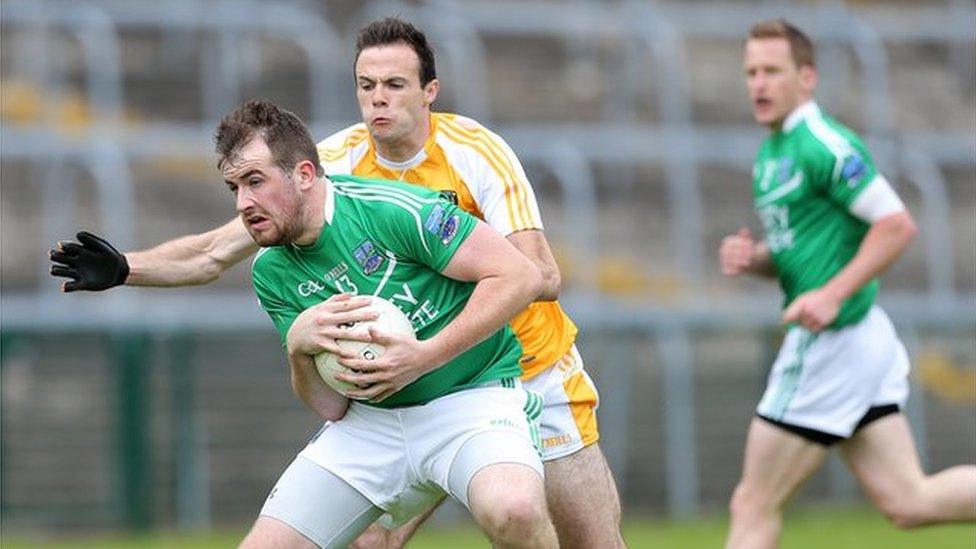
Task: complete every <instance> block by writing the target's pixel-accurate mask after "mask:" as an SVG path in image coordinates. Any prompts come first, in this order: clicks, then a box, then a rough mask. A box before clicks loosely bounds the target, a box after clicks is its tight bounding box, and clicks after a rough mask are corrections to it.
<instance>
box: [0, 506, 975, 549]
mask: <svg viewBox="0 0 976 549" xmlns="http://www.w3.org/2000/svg"><path fill="white" fill-rule="evenodd" d="M725 527H726V518H725V517H713V518H706V519H702V520H695V521H687V522H678V521H669V522H663V521H651V520H642V519H640V518H638V517H633V516H632V517H628V518H627V519H626V520H625V522H624V537H625V538H626V539H627V542H628V544H629V545H630V547H631V548H632V549H643V548H669V549H670V548H678V549H681V548H695V549H697V548H699V547H703V548H708V547H721V546H722V543H723V540H724V539H725ZM242 535H243V532H240V531H233V532H231V531H229V532H222V533H206V534H198V535H192V536H180V535H176V534H156V535H153V536H149V537H121V536H101V537H97V538H89V539H84V540H78V539H67V538H64V539H60V538H59V539H44V538H36V537H34V538H26V537H20V538H16V539H15V538H8V537H4V538H2V546H3V548H4V549H27V548H32V549H37V548H39V549H96V548H97V549H123V548H124V549H130V548H139V549H176V548H179V549H213V548H218V547H234V546H235V545H236V544H237V542H238V541H240V539H241V536H242ZM407 547H408V548H409V549H442V548H466V547H472V548H474V547H477V548H484V547H488V542H487V541H486V540H485V538H484V537H483V536H482V535H481V534H480V533H478V531H477V530H475V529H473V528H461V529H444V528H435V527H427V528H424V529H421V531H420V532H419V533H418V534H417V537H416V538H415V539H414V540H413V541H412V542H411V543H410V544H408V546H407ZM782 548H783V549H823V548H827V549H874V548H883V549H976V525H962V526H957V525H954V526H938V527H932V528H924V529H920V530H915V531H910V532H904V531H899V530H895V529H894V528H893V527H891V526H890V525H888V524H887V523H886V522H885V521H884V519H882V518H881V517H880V516H879V515H878V514H877V513H876V512H874V511H873V510H871V509H865V508H853V509H843V508H828V509H819V508H813V509H809V508H808V509H804V510H801V511H797V512H794V513H791V514H790V515H789V516H788V517H787V519H786V527H785V531H784V535H783V543H782Z"/></svg>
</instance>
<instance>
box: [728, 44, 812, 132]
mask: <svg viewBox="0 0 976 549" xmlns="http://www.w3.org/2000/svg"><path fill="white" fill-rule="evenodd" d="M743 65H744V66H743V70H744V71H745V76H746V88H747V89H748V91H749V99H750V100H751V101H752V112H753V116H754V117H755V119H756V122H758V123H760V124H763V125H765V126H769V127H771V128H779V127H780V125H781V124H782V123H783V119H785V118H786V117H787V116H788V115H789V114H790V112H792V111H793V109H795V108H797V107H799V106H800V105H801V104H802V103H804V102H805V101H806V100H808V99H809V98H810V97H811V95H812V93H813V85H814V84H815V83H816V73H815V71H814V69H813V67H802V68H798V67H797V66H796V63H795V62H794V61H793V56H792V55H791V52H790V43H789V42H787V41H786V39H785V38H754V39H750V40H749V41H747V42H746V52H745V62H744V63H743Z"/></svg>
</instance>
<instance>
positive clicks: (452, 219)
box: [424, 204, 461, 246]
mask: <svg viewBox="0 0 976 549" xmlns="http://www.w3.org/2000/svg"><path fill="white" fill-rule="evenodd" d="M460 225H461V216H459V215H457V214H454V215H448V214H447V210H446V209H445V208H444V206H442V205H440V204H435V205H434V207H433V208H431V210H430V214H428V215H427V221H424V228H425V229H427V232H429V233H431V234H432V235H434V236H436V237H437V238H439V239H440V241H441V243H443V244H444V245H445V246H446V245H447V244H450V243H451V241H452V240H454V237H455V236H456V235H457V231H458V227H459V226H460Z"/></svg>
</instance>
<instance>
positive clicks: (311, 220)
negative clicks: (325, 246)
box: [294, 177, 332, 246]
mask: <svg viewBox="0 0 976 549" xmlns="http://www.w3.org/2000/svg"><path fill="white" fill-rule="evenodd" d="M331 186H332V182H330V181H329V180H328V179H326V178H324V177H323V178H319V180H318V184H317V185H315V186H314V187H313V188H312V189H311V190H310V191H309V192H308V195H306V197H305V200H304V202H303V206H304V207H303V211H302V217H303V218H304V223H303V224H302V225H303V230H302V234H301V236H300V237H299V238H298V239H296V240H295V242H294V244H297V245H299V246H310V245H312V244H315V243H316V242H318V239H319V235H320V234H322V227H323V226H325V216H326V213H325V211H326V209H327V208H328V207H329V205H328V204H327V202H326V201H327V197H328V196H329V194H330V189H331ZM323 205H324V206H323Z"/></svg>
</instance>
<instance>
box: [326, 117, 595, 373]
mask: <svg viewBox="0 0 976 549" xmlns="http://www.w3.org/2000/svg"><path fill="white" fill-rule="evenodd" d="M318 151H319V159H320V160H321V161H322V166H323V167H324V168H325V173H326V174H329V175H334V174H352V175H357V176H361V177H375V178H379V179H393V180H398V181H404V182H407V183H412V184H415V185H420V186H422V187H426V188H428V189H432V190H435V191H441V192H448V193H453V195H452V196H451V198H452V199H456V200H457V204H458V206H460V207H461V208H462V209H464V210H465V211H467V212H470V213H472V214H474V215H475V216H477V217H478V218H479V219H481V220H483V221H485V222H486V223H488V224H489V225H491V226H492V227H494V228H495V230H497V231H498V232H500V233H501V234H503V235H506V236H507V235H509V234H512V233H514V232H517V231H523V230H529V229H540V230H541V229H542V228H543V226H542V219H541V217H540V215H539V205H538V203H537V202H536V198H535V193H534V192H533V191H532V185H531V184H529V180H528V178H527V177H526V176H525V170H523V169H522V165H521V163H519V161H518V158H516V156H515V153H514V152H512V149H511V148H510V147H509V146H508V144H507V143H505V141H504V140H502V138H501V137H499V136H498V135H496V134H494V133H492V132H491V131H490V130H488V129H487V128H485V127H484V126H482V125H481V124H479V123H478V122H476V121H474V120H472V119H470V118H465V117H463V116H458V115H454V114H446V113H432V114H431V119H430V136H429V137H428V138H427V142H426V143H424V147H423V148H422V149H421V150H420V151H419V152H418V153H417V155H416V156H414V157H413V158H411V159H410V160H407V161H406V162H390V161H388V160H386V159H384V158H382V157H380V156H378V155H377V154H376V147H375V146H374V144H373V139H372V137H370V135H369V131H368V130H367V129H366V125H365V124H363V123H359V124H355V125H353V126H350V127H348V128H346V129H344V130H341V131H339V132H336V133H335V134H333V135H331V136H329V137H327V138H326V139H325V140H323V141H322V142H320V143H319V144H318ZM511 327H512V330H513V331H514V332H515V335H516V336H517V337H518V339H519V341H520V342H521V343H522V348H523V352H524V355H523V358H522V368H523V369H524V370H525V374H524V375H523V378H524V379H529V378H531V377H533V376H535V375H536V374H538V373H539V372H541V371H542V370H544V369H546V368H547V367H549V366H552V365H553V364H555V363H556V362H557V361H558V360H559V359H560V358H561V357H562V356H563V355H565V354H566V352H567V351H568V350H569V349H570V347H571V346H572V345H573V342H574V341H575V339H576V326H575V325H574V324H573V321H572V320H570V318H569V317H568V316H566V313H564V312H563V310H562V308H561V307H560V306H559V303H557V302H554V301H551V302H536V303H533V304H531V305H529V307H528V308H527V309H526V310H525V311H522V312H521V313H520V314H519V315H518V316H516V317H515V318H514V319H513V320H512V322H511Z"/></svg>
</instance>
